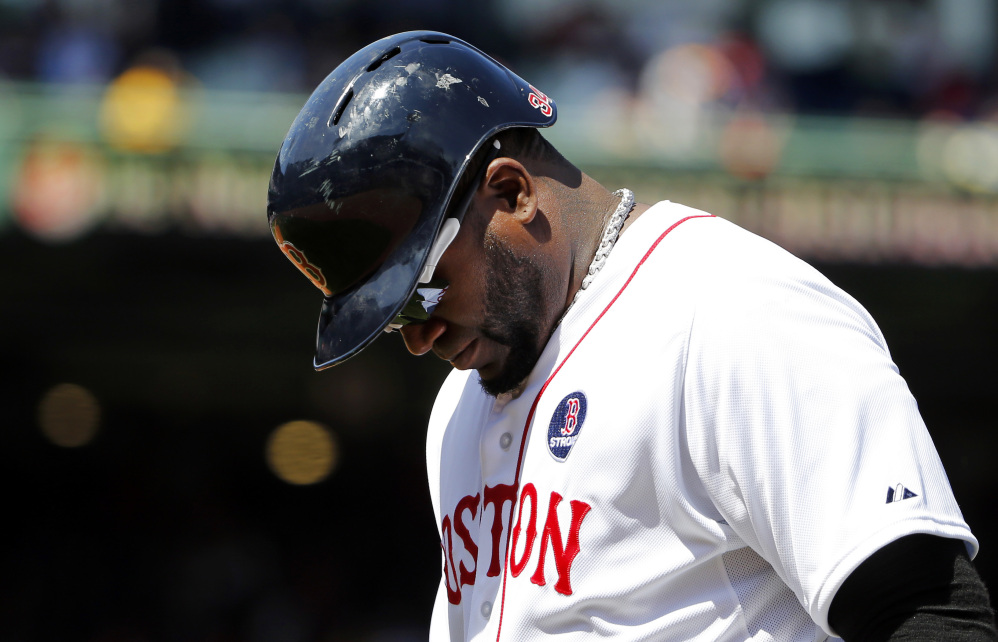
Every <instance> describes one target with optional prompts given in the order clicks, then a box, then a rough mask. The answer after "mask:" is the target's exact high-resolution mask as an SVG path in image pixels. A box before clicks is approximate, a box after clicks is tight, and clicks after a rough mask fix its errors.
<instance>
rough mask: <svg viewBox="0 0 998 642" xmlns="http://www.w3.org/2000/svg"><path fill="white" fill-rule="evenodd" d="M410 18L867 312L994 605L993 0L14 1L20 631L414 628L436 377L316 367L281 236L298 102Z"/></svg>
mask: <svg viewBox="0 0 998 642" xmlns="http://www.w3.org/2000/svg"><path fill="white" fill-rule="evenodd" d="M409 29H435V30H440V31H446V32H449V33H452V34H454V35H457V36H460V37H463V38H465V39H467V40H469V41H471V42H472V43H474V44H476V45H478V46H479V47H481V48H483V49H485V50H487V51H489V52H490V53H493V54H494V55H495V56H496V57H497V58H499V59H500V60H502V61H503V62H505V63H506V64H507V65H509V66H510V67H512V68H513V69H514V70H515V71H517V72H518V73H519V74H520V75H522V76H524V77H525V78H527V79H528V80H530V81H531V82H532V83H533V84H534V85H535V86H537V87H538V88H540V89H541V90H542V91H544V92H545V93H547V94H548V95H550V96H551V97H552V98H554V99H555V100H556V101H557V102H558V104H559V108H560V120H559V123H558V125H557V126H556V127H555V128H554V129H552V130H550V131H549V136H550V138H551V139H552V140H553V142H555V144H556V145H558V146H559V147H560V148H562V150H563V151H564V152H565V153H566V155H567V156H568V157H569V158H572V159H574V160H575V161H576V162H577V164H579V165H580V166H581V167H582V168H583V169H584V170H585V171H587V172H588V173H590V174H591V175H593V176H595V177H596V178H598V179H599V180H601V181H603V182H604V183H605V184H606V185H608V186H609V187H611V188H616V187H620V186H627V187H630V188H632V189H634V190H635V192H636V193H637V196H638V198H639V200H641V201H644V202H654V201H656V200H659V199H663V198H667V199H670V200H673V201H679V202H683V203H686V204H689V205H693V206H696V207H700V208H704V209H707V210H709V211H711V212H712V213H714V214H717V215H719V216H723V217H725V218H728V219H731V220H733V221H735V222H737V223H738V224H740V225H742V226H744V227H747V228H749V229H752V230H753V231H756V232H758V233H760V234H762V235H764V236H766V237H768V238H770V239H772V240H774V241H776V242H778V243H780V244H781V245H783V246H784V247H786V248H788V249H789V250H791V251H793V252H794V253H796V254H798V255H800V256H802V257H804V258H806V259H807V260H809V261H811V262H812V263H814V264H815V265H817V266H818V267H819V268H820V269H821V270H822V271H824V272H825V273H826V274H827V275H828V276H829V277H831V278H832V280H833V281H835V282H836V283H838V284H839V285H841V286H843V287H844V288H845V289H846V290H848V291H849V292H850V293H852V294H853V295H854V296H855V297H856V298H857V299H859V301H860V302H861V303H863V304H864V305H865V306H866V307H867V308H868V309H869V310H870V311H871V312H872V313H873V315H874V317H875V318H876V319H877V320H878V322H879V323H880V325H881V327H882V329H883V331H884V333H885V335H886V337H887V339H888V342H889V345H890V346H891V349H892V354H893V356H894V358H895V361H896V362H897V364H898V366H899V367H900V370H901V372H902V374H903V375H904V376H905V377H906V378H907V380H908V382H909V385H910V387H911V389H912V391H913V393H914V394H915V397H916V399H917V400H918V401H919V405H920V408H921V410H922V412H923V415H924V417H925V419H926V422H927V424H928V426H929V430H930V432H931V433H932V436H933V438H934V439H935V441H936V444H937V446H938V448H939V451H940V455H941V457H942V459H943V462H944V464H945V465H946V468H947V471H948V473H949V475H950V479H951V482H952V484H953V486H954V489H955V491H956V495H957V498H958V499H959V500H960V502H961V506H962V508H963V511H964V515H965V517H966V519H967V521H968V522H969V523H970V525H971V527H972V528H973V529H974V531H975V532H976V534H977V535H978V537H979V539H980V540H981V541H982V545H983V546H982V551H981V553H980V555H979V557H978V560H977V567H978V569H979V570H980V572H981V574H982V575H983V576H984V579H985V581H986V582H988V584H989V585H990V586H991V588H992V590H993V591H994V590H995V587H998V552H996V547H998V533H996V524H995V510H994V508H993V504H994V501H995V499H996V494H998V479H996V476H995V474H994V460H995V455H996V454H998V448H996V443H998V438H996V436H995V434H996V431H995V427H996V420H995V412H996V403H995V402H996V398H998V397H996V394H995V388H996V384H998V375H996V374H995V363H996V360H998V345H996V338H995V335H996V333H995V324H996V321H998V270H996V268H998V121H996V117H998V101H996V99H998V50H996V41H998V2H996V0H862V1H860V0H853V1H848V0H699V1H698V2H687V1H684V0H505V1H502V2H500V1H498V0H491V1H489V0H478V1H477V2H467V1H464V0H418V1H417V0H383V1H382V2H377V3H375V2H361V1H355V0H280V1H279V0H0V368H2V370H0V373H2V377H3V385H2V386H0V407H2V408H3V412H2V415H0V475H3V476H4V483H3V486H2V487H3V488H4V489H5V492H4V493H3V499H2V505H0V506H2V508H0V514H2V515H4V516H5V517H4V519H3V521H4V523H5V524H6V526H4V527H3V529H2V535H0V537H2V541H3V546H2V547H0V642H7V641H22V640H24V641H27V640H86V641H89V640H93V641H99V642H119V641H121V642H124V641H150V642H151V641H159V640H165V641H173V640H178V641H179V640H184V641H188V640H192V641H200V640H205V641H226V642H227V641H243V640H245V641H250V642H254V641H258V640H268V641H274V640H278V641H289V642H297V641H313V640H314V641H333V640H337V641H338V640H377V641H381V640H420V639H425V637H426V629H427V626H428V622H429V611H430V605H431V603H432V600H433V595H434V591H435V587H436V584H437V578H438V577H439V568H440V558H439V543H438V540H437V535H436V530H435V526H434V523H433V521H434V520H433V516H432V512H431V509H430V504H429V501H428V495H427V490H426V482H425V472H424V463H423V443H424V430H425V423H426V419H427V416H428V413H429V409H430V406H431V403H432V398H433V394H434V392H435V390H436V387H437V385H438V383H439V382H440V380H441V379H442V378H443V377H444V376H445V374H446V372H447V366H446V365H445V364H442V363H439V362H437V361H436V360H433V359H431V358H426V359H416V358H414V357H411V356H409V355H408V354H407V353H406V352H405V350H404V348H403V346H402V343H401V341H400V340H399V339H398V337H387V338H385V339H383V340H381V341H379V342H377V343H376V344H375V345H374V346H373V347H372V348H371V349H370V350H369V351H367V352H365V353H364V355H362V356H361V357H359V358H357V359H354V360H353V361H351V362H350V363H349V364H347V365H344V366H341V367H338V368H334V369H332V370H328V371H325V372H323V373H321V374H317V373H315V372H314V371H313V370H312V367H311V358H312V349H313V345H314V331H315V324H316V319H317V315H318V309H319V303H320V297H319V294H318V293H317V292H316V291H315V289H314V288H313V287H312V286H311V285H310V284H309V283H308V282H307V281H306V280H305V279H303V278H301V275H300V274H299V273H298V271H297V270H295V269H294V267H293V266H291V265H290V264H289V263H288V261H287V259H285V258H284V257H283V256H282V254H281V253H280V252H279V251H278V250H277V249H276V248H275V247H274V245H273V241H272V240H271V239H270V237H269V232H268V229H267V226H266V222H265V218H266V217H265V200H266V188H267V181H268V177H269V173H270V169H271V167H272V164H273V162H274V158H275V155H276V152H277V149H278V147H279V146H280V143H281V141H282V139H283V137H284V134H285V133H286V132H287V129H288V127H289V125H290V123H291V121H292V119H293V118H294V116H295V115H296V114H297V112H298V109H299V108H300V107H301V105H302V104H303V102H304V101H305V99H306V97H307V95H308V93H309V92H310V91H311V90H312V88H314V86H315V85H316V84H317V83H318V82H320V81H321V80H322V78H324V77H325V75H326V74H328V73H329V72H330V71H331V70H332V69H333V68H334V67H335V66H336V65H337V64H338V63H339V62H340V61H342V60H343V59H344V58H345V57H346V56H348V55H349V54H351V53H352V52H353V51H355V50H356V49H358V48H360V47H362V46H364V45H366V44H367V43H369V42H371V41H373V40H375V39H377V38H380V37H383V36H385V35H389V34H391V33H395V32H398V31H404V30H409Z"/></svg>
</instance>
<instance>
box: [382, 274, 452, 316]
mask: <svg viewBox="0 0 998 642" xmlns="http://www.w3.org/2000/svg"><path fill="white" fill-rule="evenodd" d="M448 285H449V284H448V283H447V281H444V280H443V279H433V280H432V281H430V282H429V283H420V284H419V285H418V286H416V291H415V292H413V293H412V297H411V298H410V299H409V302H408V303H406V304H405V307H404V308H402V311H401V312H399V314H398V316H396V317H395V319H394V320H393V321H392V323H391V327H392V328H398V327H401V326H404V325H409V324H410V323H424V322H425V321H426V320H427V319H429V318H430V315H431V314H433V310H434V309H436V307H437V304H439V303H440V299H442V298H443V296H444V293H446V292H447V287H448Z"/></svg>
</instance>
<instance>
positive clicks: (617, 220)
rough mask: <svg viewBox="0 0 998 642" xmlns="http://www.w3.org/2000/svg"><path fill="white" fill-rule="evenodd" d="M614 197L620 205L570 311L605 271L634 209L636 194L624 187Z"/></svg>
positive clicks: (608, 225)
mask: <svg viewBox="0 0 998 642" xmlns="http://www.w3.org/2000/svg"><path fill="white" fill-rule="evenodd" d="M613 195H614V196H619V197H620V205H618V206H617V209H616V210H614V212H613V216H611V217H610V220H609V221H607V224H606V228H604V230H603V238H602V240H601V241H600V243H599V247H598V248H596V256H594V257H593V262H592V263H590V264H589V273H588V274H586V277H585V278H584V279H582V285H581V286H579V291H578V292H576V293H575V297H574V298H573V299H572V304H571V305H569V306H568V308H569V309H571V307H572V305H575V302H576V301H577V300H578V299H579V295H581V294H582V291H583V290H585V289H586V288H588V287H589V284H591V283H592V282H593V279H594V278H595V277H596V274H597V273H598V272H599V271H600V270H602V269H603V264H604V263H606V257H607V256H609V255H610V250H612V249H613V245H614V244H615V243H616V242H617V237H618V236H619V235H620V228H621V227H623V225H624V221H626V220H627V216H628V215H629V214H630V213H631V210H632V209H634V192H632V191H631V190H629V189H627V188H626V187H624V188H622V189H618V190H617V191H616V192H614V193H613ZM565 312H566V313H567V312H568V310H565Z"/></svg>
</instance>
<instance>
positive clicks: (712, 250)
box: [427, 202, 977, 641]
mask: <svg viewBox="0 0 998 642" xmlns="http://www.w3.org/2000/svg"><path fill="white" fill-rule="evenodd" d="M427 460H428V466H429V480H430V488H431V494H432V499H433V507H434V510H435V512H436V517H437V525H438V527H439V529H440V537H441V545H442V548H443V559H444V564H443V578H442V581H441V584H440V590H439V593H438V596H437V602H436V606H435V609H434V613H433V625H432V628H431V636H430V637H431V639H432V640H528V639H536V638H539V637H541V636H559V639H566V640H583V639H586V640H588V639H592V637H593V636H594V635H597V636H603V637H608V638H613V639H615V640H711V641H715V640H722V641H727V640H824V639H826V638H827V637H828V636H829V635H833V634H834V632H833V631H832V630H831V628H830V626H829V624H828V610H829V606H830V604H831V601H832V598H833V597H834V596H835V592H836V590H837V589H838V587H839V586H841V584H842V582H843V581H844V580H845V579H846V578H847V577H848V576H849V574H850V572H851V571H852V570H853V569H855V568H856V567H857V566H858V565H859V564H860V563H861V562H862V561H863V560H865V559H866V558H867V557H868V556H869V555H870V554H872V553H873V552H875V551H876V550H878V549H879V548H881V547H883V546H884V545H886V544H888V543H890V542H892V541H893V540H896V539H897V538H899V537H902V536H904V535H907V534H911V533H932V534H936V535H941V536H944V537H952V538H959V539H962V540H964V541H965V542H966V543H967V548H968V551H969V552H970V554H971V555H972V556H973V555H976V552H977V540H976V539H975V538H974V536H973V535H972V534H971V532H970V529H969V528H968V526H967V524H966V523H965V522H964V520H963V517H962V515H961V513H960V510H959V508H958V506H957V503H956V501H955V500H954V497H953V493H952V490H951V488H950V485H949V482H948V480H947V478H946V474H945V472H944V470H943V466H942V464H941V462H940V461H939V457H938V455H937V453H936V451H935V448H934V446H933V444H932V441H931V439H930V437H929V434H928V432H927V431H926V428H925V425H924V423H923V422H922V419H921V417H920V415H919V413H918V408H917V406H916V404H915V400H914V399H913V398H912V396H911V393H910V392H909V390H908V388H907V385H906V384H905V382H904V380H903V379H902V378H901V376H900V375H899V373H898V370H897V367H896V366H895V365H894V363H893V362H892V361H891V358H890V354H889V352H888V350H887V346H886V344H885V342H884V337H883V336H882V335H881V333H880V330H879V329H878V328H877V326H876V324H875V323H874V321H873V319H872V318H870V316H869V315H868V313H867V312H866V311H865V310H864V309H863V308H862V307H861V306H860V305H859V303H857V302H856V301H855V300H854V299H853V298H851V297H850V296H849V295H847V294H846V293H844V292H843V291H841V290H840V289H838V288H837V287H835V286H834V285H832V283H830V282H829V281H828V280H827V279H825V278H824V277H823V276H821V275H820V274H819V273H818V272H817V271H815V270H814V269H813V268H811V267H810V266H808V265H807V264H805V263H804V262H802V261H800V260H798V259H796V258H795V257H793V256H792V255H790V254H789V253H787V252H785V251H784V250H782V249H780V248H779V247H777V246H776V245H774V244H772V243H770V242H768V241H766V240H764V239H761V238H759V237H757V236H755V235H753V234H751V233H749V232H746V231H745V230H742V229H740V228H738V227H737V226H735V225H733V224H731V223H729V222H727V221H724V220H723V219H720V218H715V217H711V216H709V215H707V214H704V213H703V212H699V211H697V210H693V209H690V208H687V207H684V206H681V205H677V204H673V203H668V202H664V203H659V204H657V205H655V206H654V207H652V208H651V209H649V210H648V211H647V212H645V213H644V214H643V215H642V216H641V217H640V218H639V219H638V220H636V221H634V223H633V224H632V225H631V227H629V228H628V229H627V231H626V232H625V233H624V234H623V235H622V236H621V237H620V240H619V241H618V242H617V245H616V247H615V248H614V249H613V251H612V252H611V254H610V256H609V258H608V259H607V262H606V264H605V266H604V267H603V270H602V271H601V272H600V273H599V274H598V276H597V277H596V279H595V281H594V282H593V284H592V285H591V286H590V288H589V289H588V290H586V291H585V292H584V293H583V295H582V296H581V297H580V298H579V300H578V302H577V303H576V304H575V305H574V306H573V307H572V308H571V309H570V310H569V312H568V314H567V316H566V317H565V319H564V320H563V321H562V323H561V324H560V326H559V327H558V328H557V329H556V331H555V333H554V335H553V336H552V338H551V341H550V342H549V344H548V345H547V346H546V348H545V350H544V352H543V354H542V356H541V358H540V361H539V362H538V364H537V366H536V367H535V369H534V371H533V373H532V374H531V375H530V377H529V379H528V381H527V384H526V389H525V391H524V392H523V393H522V394H521V395H520V396H519V397H517V398H516V399H512V400H510V399H504V398H500V399H493V398H491V397H489V396H487V395H485V394H484V393H483V392H482V391H481V389H480V387H479V384H478V376H477V374H476V373H474V372H458V371H454V372H453V373H452V374H451V375H450V376H449V378H448V379H447V380H446V382H445V383H444V385H443V387H442V389H441V391H440V394H439V396H438V398H437V401H436V404H435V406H434V409H433V413H432V416H431V420H430V430H429V437H428V447H427Z"/></svg>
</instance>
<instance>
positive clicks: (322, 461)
mask: <svg viewBox="0 0 998 642" xmlns="http://www.w3.org/2000/svg"><path fill="white" fill-rule="evenodd" d="M266 457H267V464H268V465H269V466H270V469H271V470H272V471H273V472H274V474H275V475H277V476H278V477H279V478H280V479H282V480H284V481H286V482H287V483H289V484H296V485H307V484H315V483H317V482H320V481H322V480H323V479H325V478H326V477H328V476H329V474H330V473H331V472H332V471H333V469H334V468H335V467H336V464H337V463H338V460H339V451H338V448H337V446H336V441H335V439H334V438H333V435H332V433H330V432H329V430H328V429H326V428H325V427H324V426H322V425H321V424H318V423H316V422H314V421H289V422H288V423H285V424H282V425H280V426H278V427H277V428H276V429H275V430H274V432H272V433H271V434H270V438H269V439H268V440H267V446H266Z"/></svg>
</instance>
